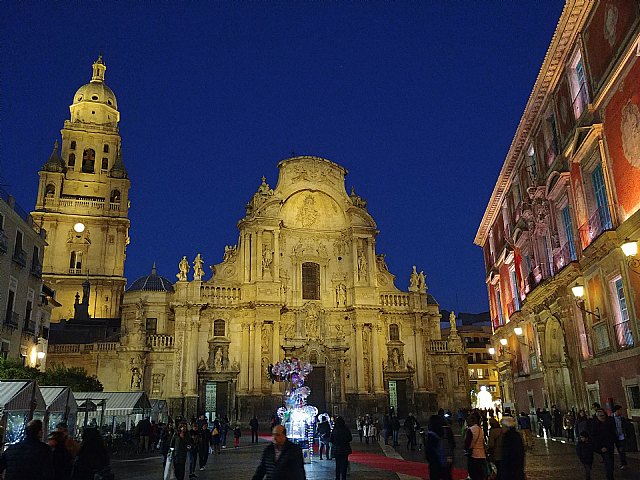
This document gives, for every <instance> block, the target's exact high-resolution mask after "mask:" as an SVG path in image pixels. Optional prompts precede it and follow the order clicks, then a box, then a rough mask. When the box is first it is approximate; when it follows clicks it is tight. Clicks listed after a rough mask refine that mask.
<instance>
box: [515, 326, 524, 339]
mask: <svg viewBox="0 0 640 480" xmlns="http://www.w3.org/2000/svg"><path fill="white" fill-rule="evenodd" d="M513 333H515V334H516V335H517V336H519V337H520V336H521V335H522V334H523V333H524V332H523V331H522V327H516V328H514V329H513Z"/></svg>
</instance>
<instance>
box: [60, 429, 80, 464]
mask: <svg viewBox="0 0 640 480" xmlns="http://www.w3.org/2000/svg"><path fill="white" fill-rule="evenodd" d="M56 431H57V432H60V433H62V435H63V436H64V446H65V447H66V449H67V450H68V452H69V453H70V454H71V456H72V457H73V458H75V457H76V455H78V450H80V443H78V442H76V441H75V440H74V439H73V438H71V436H70V435H69V425H68V424H67V423H66V422H60V423H58V424H57V425H56Z"/></svg>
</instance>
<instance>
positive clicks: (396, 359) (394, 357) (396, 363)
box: [391, 348, 400, 369]
mask: <svg viewBox="0 0 640 480" xmlns="http://www.w3.org/2000/svg"><path fill="white" fill-rule="evenodd" d="M391 364H392V365H393V368H394V369H397V368H398V367H400V355H399V354H398V349H397V348H394V349H393V352H391Z"/></svg>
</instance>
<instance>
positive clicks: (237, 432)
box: [233, 425, 242, 448]
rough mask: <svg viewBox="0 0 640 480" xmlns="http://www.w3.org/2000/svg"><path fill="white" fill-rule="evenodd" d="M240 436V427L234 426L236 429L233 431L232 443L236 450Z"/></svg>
mask: <svg viewBox="0 0 640 480" xmlns="http://www.w3.org/2000/svg"><path fill="white" fill-rule="evenodd" d="M241 436H242V429H241V428H240V425H236V428H234V429H233V443H234V446H235V447H236V448H238V447H239V446H240V437H241Z"/></svg>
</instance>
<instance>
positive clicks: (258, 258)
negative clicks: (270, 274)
mask: <svg viewBox="0 0 640 480" xmlns="http://www.w3.org/2000/svg"><path fill="white" fill-rule="evenodd" d="M263 231H264V230H257V231H256V242H255V243H256V248H255V250H254V251H255V258H254V261H253V262H252V263H253V265H254V272H255V275H254V276H253V278H255V279H256V280H262V278H263V275H262V232H263Z"/></svg>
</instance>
